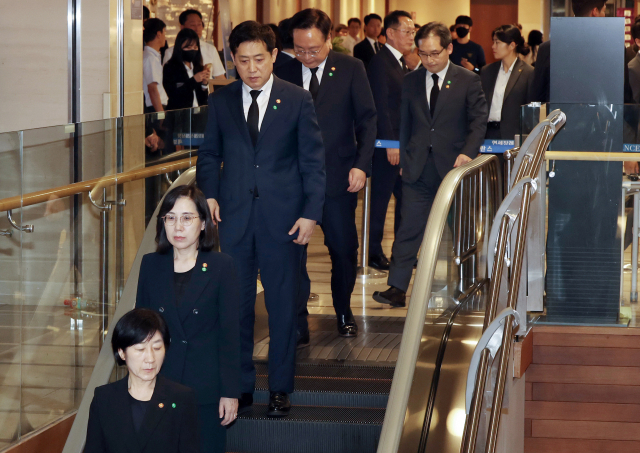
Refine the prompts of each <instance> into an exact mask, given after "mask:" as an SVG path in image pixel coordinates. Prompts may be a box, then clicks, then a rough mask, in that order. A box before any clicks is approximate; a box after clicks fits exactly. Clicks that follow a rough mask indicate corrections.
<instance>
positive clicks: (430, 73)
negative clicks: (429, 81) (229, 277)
mask: <svg viewBox="0 0 640 453" xmlns="http://www.w3.org/2000/svg"><path fill="white" fill-rule="evenodd" d="M450 64H451V61H447V65H446V66H445V67H444V69H443V70H442V71H440V72H438V78H439V79H442V80H444V78H445V77H446V76H447V71H448V70H449V65H450ZM432 74H433V73H432V72H431V71H429V70H428V69H427V77H431V75H432Z"/></svg>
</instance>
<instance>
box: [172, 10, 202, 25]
mask: <svg viewBox="0 0 640 453" xmlns="http://www.w3.org/2000/svg"><path fill="white" fill-rule="evenodd" d="M192 14H197V15H198V17H199V18H200V20H202V14H201V13H200V11H198V10H197V9H185V10H184V11H182V12H181V13H180V15H179V16H178V22H180V25H184V24H185V23H186V22H187V19H188V18H189V16H190V15H192Z"/></svg>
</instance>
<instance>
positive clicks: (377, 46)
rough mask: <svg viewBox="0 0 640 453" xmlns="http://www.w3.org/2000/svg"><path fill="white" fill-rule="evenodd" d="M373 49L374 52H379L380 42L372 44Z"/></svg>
mask: <svg viewBox="0 0 640 453" xmlns="http://www.w3.org/2000/svg"><path fill="white" fill-rule="evenodd" d="M373 50H375V51H376V53H378V52H380V43H379V42H378V41H376V42H375V43H374V44H373Z"/></svg>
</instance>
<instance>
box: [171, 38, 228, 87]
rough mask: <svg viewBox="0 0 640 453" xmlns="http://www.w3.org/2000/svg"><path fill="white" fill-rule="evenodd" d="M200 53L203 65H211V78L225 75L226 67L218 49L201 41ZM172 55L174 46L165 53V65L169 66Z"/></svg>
mask: <svg viewBox="0 0 640 453" xmlns="http://www.w3.org/2000/svg"><path fill="white" fill-rule="evenodd" d="M200 53H202V65H203V66H204V65H206V64H207V63H211V78H214V77H218V76H219V75H222V74H225V73H226V71H225V70H224V65H223V64H222V61H221V60H220V55H219V54H218V49H216V47H215V46H214V45H213V44H209V43H208V42H205V41H203V40H202V39H201V40H200ZM171 55H173V46H171V47H169V48H168V49H167V50H166V51H165V53H164V62H163V64H167V61H169V60H170V59H171Z"/></svg>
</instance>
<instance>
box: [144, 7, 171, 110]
mask: <svg viewBox="0 0 640 453" xmlns="http://www.w3.org/2000/svg"><path fill="white" fill-rule="evenodd" d="M166 28H167V26H166V25H165V23H164V22H163V21H161V20H160V19H149V20H148V21H147V22H146V24H145V28H144V31H143V33H142V37H143V40H144V51H143V54H142V81H143V91H144V112H145V113H152V112H164V110H165V107H166V105H167V102H168V100H169V98H168V96H167V93H166V92H165V90H164V86H163V84H162V57H161V56H160V48H162V46H164V45H165V44H166V42H167V38H166V36H165V31H166Z"/></svg>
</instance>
